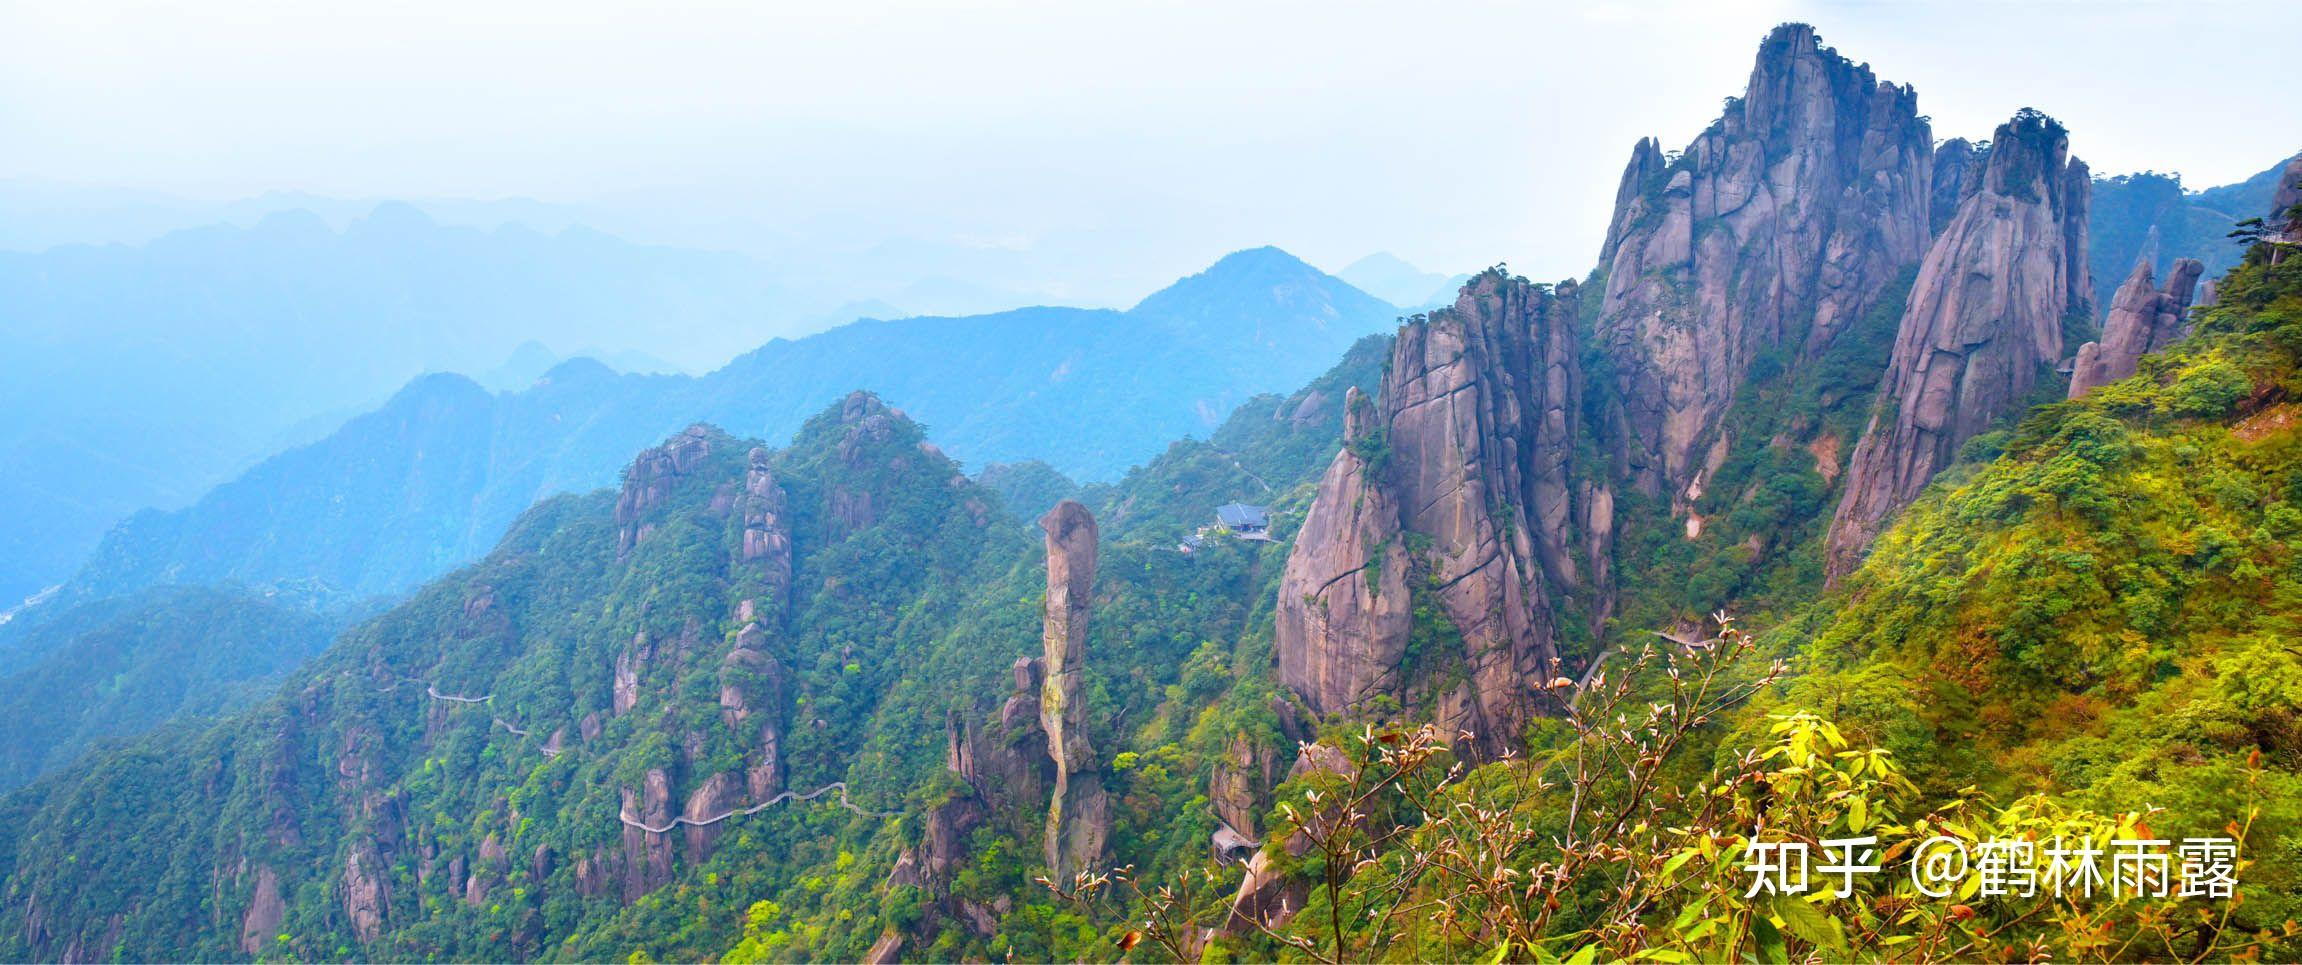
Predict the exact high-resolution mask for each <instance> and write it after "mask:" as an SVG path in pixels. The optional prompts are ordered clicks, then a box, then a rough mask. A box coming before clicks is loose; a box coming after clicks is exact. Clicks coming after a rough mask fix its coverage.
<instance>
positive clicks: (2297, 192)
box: [2263, 154, 2302, 240]
mask: <svg viewBox="0 0 2302 965" xmlns="http://www.w3.org/2000/svg"><path fill="white" fill-rule="evenodd" d="M2297 205H2302V154H2296V155H2294V156H2293V157H2290V158H2287V159H2286V166H2285V167H2283V168H2280V169H2279V171H2278V186H2277V187H2276V188H2273V189H2272V190H2271V192H2270V214H2269V216H2268V217H2266V218H2264V219H2263V221H2264V222H2266V223H2268V224H2269V226H2270V230H2272V231H2276V232H2280V233H2281V234H2282V235H2283V236H2284V237H2286V238H2287V239H2289V240H2292V239H2293V237H2294V236H2295V235H2296V234H2302V211H2296V210H2295V207H2296V206H2297Z"/></svg>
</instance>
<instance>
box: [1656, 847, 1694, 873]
mask: <svg viewBox="0 0 2302 965" xmlns="http://www.w3.org/2000/svg"><path fill="white" fill-rule="evenodd" d="M1694 856H1695V850H1694V849H1693V848H1688V849H1686V850H1685V851H1681V852H1679V853H1677V854H1674V855H1671V859H1670V860H1669V861H1665V862H1663V874H1666V875H1667V874H1670V873H1671V872H1673V871H1677V870H1679V866H1680V865H1683V864H1686V863H1687V859H1688V858H1692V857H1694Z"/></svg>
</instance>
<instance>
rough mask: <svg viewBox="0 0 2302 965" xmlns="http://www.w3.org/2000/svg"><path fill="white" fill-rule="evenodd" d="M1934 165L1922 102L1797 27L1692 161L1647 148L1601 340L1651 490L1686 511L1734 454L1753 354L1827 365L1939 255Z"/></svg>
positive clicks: (1618, 241) (1626, 448)
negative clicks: (1839, 341)
mask: <svg viewBox="0 0 2302 965" xmlns="http://www.w3.org/2000/svg"><path fill="white" fill-rule="evenodd" d="M1935 161H1936V158H1935V152H1934V149H1933V147H1932V136H1931V134H1930V133H1929V130H1928V127H1927V124H1926V122H1925V121H1924V120H1923V119H1921V118H1920V117H1919V116H1918V113H1917V95H1916V94H1915V93H1914V92H1913V91H1912V90H1911V89H1910V88H1908V87H1901V86H1897V85H1894V84H1891V83H1881V82H1880V81H1879V80H1878V79H1877V78H1875V77H1874V76H1872V74H1871V72H1870V70H1869V68H1867V67H1863V66H1857V65H1855V64H1854V63H1852V62H1850V61H1848V60H1847V59H1846V58H1844V57H1841V56H1839V55H1838V53H1837V52H1836V51H1834V50H1830V49H1828V48H1824V47H1821V46H1820V43H1819V41H1818V40H1817V38H1816V36H1815V34H1814V31H1813V29H1812V28H1810V27H1807V26H1804V25H1799V24H1790V25H1785V26H1783V27H1780V28H1777V29H1776V30H1775V32H1774V33H1773V34H1772V35H1770V36H1769V37H1767V39H1766V41H1765V43H1764V44H1763V45H1762V46H1761V48H1760V50H1759V57H1758V63H1757V66H1756V67H1754V68H1753V69H1752V71H1751V78H1750V87H1749V90H1748V91H1747V93H1746V94H1745V95H1744V96H1743V97H1741V98H1739V99H1736V100H1733V101H1731V102H1730V103H1729V104H1728V108H1727V111H1726V114H1725V116H1723V117H1721V118H1719V120H1718V121H1717V122H1715V123H1713V124H1712V125H1711V127H1710V129H1709V130H1706V131H1704V132H1703V134H1702V136H1701V137H1698V138H1696V139H1695V142H1694V143H1693V144H1691V145H1689V146H1688V147H1687V149H1686V151H1685V152H1684V153H1683V154H1682V155H1680V157H1679V158H1678V159H1677V161H1676V162H1673V163H1668V164H1666V163H1663V158H1662V157H1661V155H1660V154H1659V153H1658V152H1657V151H1656V148H1655V145H1654V143H1653V142H1652V141H1641V142H1640V143H1639V145H1638V147H1637V149H1636V150H1634V151H1633V153H1632V159H1631V163H1630V165H1629V166H1628V168H1626V170H1625V172H1624V178H1623V184H1622V186H1621V187H1620V188H1619V189H1618V191H1617V195H1616V209H1617V210H1616V213H1615V216H1614V218H1613V220H1612V223H1611V226H1610V228H1609V232H1608V237H1607V241H1606V245H1605V247H1604V259H1605V260H1604V262H1603V267H1604V268H1605V269H1606V272H1607V289H1606V292H1605V293H1604V302H1603V304H1602V306H1601V308H1600V312H1599V321H1598V335H1599V337H1600V338H1601V339H1602V340H1603V342H1604V344H1605V346H1606V349H1607V352H1608V354H1609V355H1610V356H1611V357H1612V360H1613V368H1614V380H1615V386H1614V389H1615V396H1616V398H1617V399H1618V400H1619V401H1618V402H1617V404H1616V406H1615V412H1614V414H1613V419H1614V421H1615V422H1616V423H1618V424H1617V425H1615V426H1613V427H1610V428H1611V430H1612V432H1613V433H1614V434H1616V435H1618V436H1620V437H1621V438H1620V441H1619V443H1618V444H1619V445H1620V447H1621V448H1622V450H1623V455H1624V457H1625V458H1626V459H1627V465H1628V468H1629V471H1630V474H1631V478H1632V479H1633V480H1634V481H1635V483H1636V484H1637V485H1638V487H1639V488H1640V490H1641V491H1643V492H1646V493H1648V494H1649V495H1655V496H1660V495H1663V494H1665V493H1669V494H1670V495H1671V496H1672V497H1673V502H1674V504H1675V505H1677V506H1678V507H1679V508H1681V509H1683V508H1684V505H1685V503H1687V502H1688V501H1690V500H1691V498H1692V497H1689V496H1687V495H1686V494H1687V493H1688V492H1689V490H1690V489H1694V488H1699V486H1700V485H1701V482H1702V479H1701V477H1702V476H1703V475H1704V474H1705V472H1706V467H1707V468H1708V469H1715V468H1716V464H1717V462H1718V460H1719V459H1720V458H1723V456H1724V453H1725V451H1726V440H1724V439H1723V437H1722V436H1723V433H1722V426H1721V424H1720V422H1721V419H1722V417H1723V416H1724V415H1725V414H1726V411H1727V409H1728V407H1729V406H1730V405H1731V404H1732V402H1733V400H1734V396H1735V393H1736V391H1737V389H1738V387H1740V385H1741V384H1742V382H1743V381H1744V377H1745V375H1746V374H1747V373H1748V371H1749V369H1750V365H1751V362H1752V360H1753V359H1755V358H1756V357H1758V356H1759V355H1760V354H1762V353H1765V352H1768V351H1770V350H1774V349H1776V348H1778V347H1788V348H1790V349H1793V350H1794V351H1795V352H1796V354H1798V355H1800V356H1802V357H1806V358H1812V357H1814V356H1815V355H1816V354H1817V353H1819V352H1820V351H1821V350H1822V349H1824V348H1826V347H1828V345H1829V344H1830V342H1831V340H1832V339H1833V338H1834V337H1835V336H1836V335H1837V334H1838V333H1839V331H1841V330H1842V329H1843V327H1844V326H1845V325H1846V324H1847V322H1849V321H1850V320H1852V319H1854V318H1857V317H1859V316H1860V315H1861V314H1862V313H1863V312H1865V311H1867V310H1868V309H1869V308H1870V307H1871V305H1872V304H1873V303H1874V302H1875V301H1876V299H1877V297H1878V295H1879V292H1880V290H1881V289H1882V288H1884V287H1886V286H1887V285H1888V283H1889V282H1891V281H1892V280H1893V279H1894V278H1895V277H1896V275H1897V274H1898V273H1899V272H1900V271H1902V270H1903V269H1904V268H1905V267H1907V266H1908V265H1910V264H1912V263H1914V262H1916V261H1918V260H1919V258H1920V257H1921V256H1922V255H1924V254H1925V251H1926V246H1927V240H1928V236H1929V232H1928V210H1929V205H1930V195H1929V179H1930V176H1931V174H1932V169H1933V167H1934V165H1935ZM1634 182H1635V183H1636V184H1637V185H1638V187H1637V189H1636V190H1634V188H1633V184H1634Z"/></svg>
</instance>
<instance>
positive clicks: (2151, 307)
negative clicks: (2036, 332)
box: [2070, 255, 2206, 399]
mask: <svg viewBox="0 0 2302 965" xmlns="http://www.w3.org/2000/svg"><path fill="white" fill-rule="evenodd" d="M2205 270H2206V266H2204V265H2202V264H2199V263H2198V260H2197V259H2194V258H2182V259H2179V260H2177V261H2175V262H2174V267H2173V268H2171V269H2169V270H2168V271H2167V273H2166V287H2164V288H2159V287H2157V286H2156V285H2154V284H2153V279H2152V277H2151V272H2150V258H2149V256H2147V255H2145V256H2144V257H2143V258H2142V259H2140V260H2138V261H2136V262H2135V263H2134V272H2133V274H2130V275H2127V276H2126V283H2125V284H2123V285H2120V286H2118V294H2117V295H2115V296H2113V297H2112V298H2111V301H2110V312H2109V313H2108V314H2107V315H2105V316H2104V317H2103V320H2102V340H2101V341H2099V342H2088V343H2086V344H2085V345H2081V346H2079V348H2078V359H2077V361H2076V363H2074V364H2073V366H2072V368H2071V370H2070V397H2071V398H2073V399H2075V398H2078V397H2079V396H2082V395H2085V394H2086V393H2088V392H2091V391H2094V390H2095V389H2096V388H2099V387H2101V386H2104V385H2108V384H2110V383H2112V382H2116V381H2118V380H2120V379H2123V378H2126V377H2127V376H2130V375H2133V374H2134V370H2135V367H2136V363H2138V362H2140V361H2141V360H2142V357H2143V356H2145V355H2148V354H2150V353H2152V352H2157V351H2162V350H2164V349H2165V348H2166V347H2167V346H2169V345H2172V344H2174V343H2175V342H2176V341H2177V340H2179V339H2181V338H2182V337H2183V336H2184V335H2186V334H2189V332H2188V326H2187V324H2186V319H2185V315H2186V313H2187V312H2188V311H2189V310H2190V299H2191V296H2192V295H2193V294H2194V293H2195V292H2196V291H2197V287H2198V276H2199V275H2200V274H2203V273H2204V272H2205Z"/></svg>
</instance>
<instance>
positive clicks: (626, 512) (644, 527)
mask: <svg viewBox="0 0 2302 965" xmlns="http://www.w3.org/2000/svg"><path fill="white" fill-rule="evenodd" d="M712 437H713V432H712V430H711V428H710V427H708V426H701V425H694V426H689V427H687V430H686V431H685V432H682V433H680V434H679V435H677V436H673V437H672V439H671V441H669V442H666V443H664V444H663V445H661V446H657V447H656V448H654V449H649V450H647V451H646V452H642V453H640V454H639V458H637V459H634V460H632V464H631V468H629V469H626V470H624V476H623V492H622V494H620V495H619V496H618V497H617V498H616V503H615V525H616V551H617V552H618V553H629V552H631V550H632V547H634V546H637V545H639V543H640V541H641V540H644V539H646V538H647V537H648V535H649V534H650V533H653V532H654V531H655V527H654V525H653V524H651V523H649V522H647V521H646V519H645V517H646V516H647V515H648V513H649V511H651V510H654V509H656V508H657V507H659V506H662V505H664V504H665V503H666V502H669V501H670V499H671V493H672V490H673V489H674V488H675V487H676V486H678V484H679V481H680V480H681V479H683V478H686V477H688V476H690V475H692V474H694V473H695V471H696V469H697V468H698V467H700V466H702V465H703V461H704V459H705V458H706V457H708V456H710V455H711V446H712Z"/></svg>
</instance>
